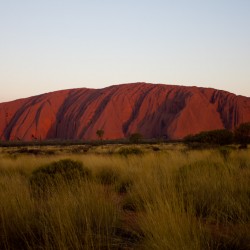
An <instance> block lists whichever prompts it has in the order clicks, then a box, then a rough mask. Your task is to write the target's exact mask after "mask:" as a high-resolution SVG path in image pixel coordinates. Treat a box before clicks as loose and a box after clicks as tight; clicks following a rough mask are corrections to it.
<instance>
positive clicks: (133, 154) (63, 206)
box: [0, 146, 250, 250]
mask: <svg viewBox="0 0 250 250" xmlns="http://www.w3.org/2000/svg"><path fill="white" fill-rule="evenodd" d="M150 147H151V146H149V147H147V146H144V147H140V146H136V148H137V149H136V150H135V149H134V148H135V146H134V148H133V149H125V150H124V149H123V148H118V149H117V148H113V149H112V148H105V147H100V148H98V149H96V151H93V152H91V153H88V154H79V153H78V154H57V155H52V154H50V155H46V156H44V155H16V154H15V157H13V155H11V153H10V152H11V151H9V152H8V153H6V152H5V153H4V154H2V157H1V158H0V249H162V250H164V249H166V250H168V249H169V250H172V249H173V250H175V249H177V250H178V249H194V250H195V249H201V250H202V249H205V250H206V249H229V250H230V249H249V248H250V233H249V232H250V152H249V151H247V150H246V151H237V150H235V149H225V148H222V149H214V150H202V151H194V150H193V151H187V150H183V147H182V146H177V147H176V148H171V147H170V148H162V147H161V146H154V148H152V147H151V148H150ZM138 148H139V150H138ZM156 148H157V150H155V149H156ZM15 150H16V149H15ZM124 152H125V153H124ZM65 158H67V159H71V160H74V161H77V162H78V163H82V164H83V165H82V168H83V169H84V171H85V172H84V173H88V176H87V178H85V177H86V176H85V177H84V178H82V177H81V176H77V175H75V174H74V175H72V171H71V172H69V174H68V175H65V173H64V172H63V174H62V173H60V172H59V173H58V174H57V173H56V174H54V172H53V171H54V168H53V167H51V166H55V164H54V163H53V164H54V165H53V164H52V162H58V161H60V160H62V159H65ZM63 162H64V163H65V161H63ZM66 162H67V161H66ZM51 164H52V165H51ZM65 164H66V163H65ZM57 165H58V164H57ZM59 165H60V164H59ZM78 165H79V164H78ZM80 165H81V164H80ZM41 166H44V167H43V168H45V171H43V170H42V171H39V168H40V167H41ZM48 168H50V169H52V170H53V171H52V172H53V179H51V178H49V179H48V180H49V181H46V182H38V183H39V190H40V189H42V190H46V195H44V194H41V193H38V194H37V193H36V192H35V191H36V186H34V185H33V184H32V183H33V182H32V180H36V181H37V180H42V178H47V177H46V174H45V175H44V173H46V171H47V169H48ZM64 169H67V168H66V167H65V168H64ZM37 173H42V175H37ZM81 173H82V172H81ZM49 175H50V177H51V170H50V174H49ZM34 176H35V177H37V176H38V178H34ZM41 176H42V177H41ZM44 176H45V177H44ZM65 176H66V177H65ZM48 183H49V184H48ZM43 185H44V186H43ZM46 185H49V186H46ZM48 187H49V188H48Z"/></svg>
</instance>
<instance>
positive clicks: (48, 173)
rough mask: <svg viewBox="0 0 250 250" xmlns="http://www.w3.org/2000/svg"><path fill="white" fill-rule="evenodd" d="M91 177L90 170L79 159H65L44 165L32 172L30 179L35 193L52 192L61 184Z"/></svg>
mask: <svg viewBox="0 0 250 250" xmlns="http://www.w3.org/2000/svg"><path fill="white" fill-rule="evenodd" d="M89 177H90V170H89V169H86V168H83V164H82V163H81V162H79V161H73V160H70V159H64V160H60V161H55V162H52V163H50V164H47V165H45V166H42V167H40V168H38V169H36V170H35V171H33V172H32V174H31V177H30V179H29V181H30V186H31V191H32V193H33V194H37V195H39V196H40V195H42V194H45V193H48V192H51V191H52V190H53V188H55V187H57V186H58V185H59V184H60V185H61V184H62V183H64V184H74V183H77V182H79V181H80V180H83V179H86V178H89Z"/></svg>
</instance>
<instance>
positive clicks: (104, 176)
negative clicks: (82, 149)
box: [96, 167, 119, 185]
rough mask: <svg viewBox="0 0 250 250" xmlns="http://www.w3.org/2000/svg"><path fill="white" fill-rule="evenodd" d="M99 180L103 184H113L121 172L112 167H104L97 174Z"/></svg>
mask: <svg viewBox="0 0 250 250" xmlns="http://www.w3.org/2000/svg"><path fill="white" fill-rule="evenodd" d="M96 178H97V180H98V181H99V182H100V183H101V184H103V185H112V184H115V183H116V182H117V180H118V179H119V174H118V173H117V172H115V171H114V170H113V169H112V168H108V167H107V168H102V169H101V170H100V171H99V172H98V173H97V175H96Z"/></svg>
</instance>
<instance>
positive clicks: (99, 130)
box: [96, 129, 104, 141]
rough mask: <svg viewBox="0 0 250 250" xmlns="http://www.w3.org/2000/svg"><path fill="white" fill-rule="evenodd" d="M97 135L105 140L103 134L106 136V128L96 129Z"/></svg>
mask: <svg viewBox="0 0 250 250" xmlns="http://www.w3.org/2000/svg"><path fill="white" fill-rule="evenodd" d="M96 135H97V136H98V138H99V140H100V141H102V140H103V136H104V130H103V129H98V130H97V131H96Z"/></svg>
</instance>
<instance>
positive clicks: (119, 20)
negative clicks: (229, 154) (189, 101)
mask: <svg viewBox="0 0 250 250" xmlns="http://www.w3.org/2000/svg"><path fill="white" fill-rule="evenodd" d="M138 81H140V82H151V83H165V84H176V85H187V86H200V87H213V88H217V89H223V90H227V91H229V92H233V93H236V94H241V95H245V96H248V97H249V96H250V0H175V1H173V0H126V1H125V0H42V1H35V0H0V87H1V91H0V102H3V101H9V100H13V99H17V98H22V97H28V96H32V95H37V94H41V93H45V92H50V91H55V90H60V89H70V88H79V87H89V88H102V87H106V86H109V85H113V84H120V83H128V82H138Z"/></svg>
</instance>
